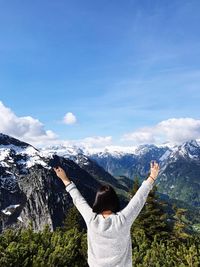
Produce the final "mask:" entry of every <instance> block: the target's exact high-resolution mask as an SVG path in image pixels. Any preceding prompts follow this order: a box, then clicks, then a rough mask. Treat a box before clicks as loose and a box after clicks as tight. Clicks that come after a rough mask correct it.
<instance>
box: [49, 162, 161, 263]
mask: <svg viewBox="0 0 200 267" xmlns="http://www.w3.org/2000/svg"><path fill="white" fill-rule="evenodd" d="M54 171H55V172H56V175H57V176H58V177H59V178H60V179H61V180H62V181H63V183H64V184H65V186H66V190H67V192H69V194H70V195H71V197H72V200H73V203H74V205H75V206H76V207H77V209H78V210H79V212H80V213H81V215H82V216H83V218H84V220H85V222H86V225H87V242H88V264H89V266H90V267H132V245H131V235H130V229H131V225H132V223H133V222H134V220H135V219H136V218H137V216H138V214H139V213H140V211H141V209H142V207H143V206H144V204H145V202H146V199H147V196H148V194H149V192H150V190H151V189H152V187H153V183H154V182H155V180H156V178H157V176H158V172H159V165H158V163H156V162H154V161H153V162H151V166H150V175H149V177H148V178H147V179H146V180H145V181H143V183H142V185H141V186H140V188H139V189H138V191H137V192H136V194H135V195H134V196H133V197H132V199H131V200H130V201H129V203H128V205H127V206H126V207H125V208H124V209H122V210H121V211H120V210H119V201H118V198H117V195H116V193H115V191H114V189H113V188H112V187H111V186H109V185H104V186H102V187H101V188H100V189H99V190H98V192H97V194H96V198H95V202H94V205H93V208H91V207H90V206H89V205H88V203H87V201H86V200H85V199H84V198H83V196H82V195H81V193H80V192H79V190H78V189H77V187H76V185H75V184H74V183H73V182H72V181H70V179H69V177H67V175H66V173H65V171H64V170H63V169H62V168H61V167H58V168H54Z"/></svg>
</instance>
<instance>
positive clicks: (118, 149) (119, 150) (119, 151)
mask: <svg viewBox="0 0 200 267" xmlns="http://www.w3.org/2000/svg"><path fill="white" fill-rule="evenodd" d="M136 148H137V147H134V146H132V147H125V146H106V147H105V148H87V149H85V150H84V153H85V154H87V155H93V154H110V155H113V156H119V155H123V154H134V153H135V151H136Z"/></svg>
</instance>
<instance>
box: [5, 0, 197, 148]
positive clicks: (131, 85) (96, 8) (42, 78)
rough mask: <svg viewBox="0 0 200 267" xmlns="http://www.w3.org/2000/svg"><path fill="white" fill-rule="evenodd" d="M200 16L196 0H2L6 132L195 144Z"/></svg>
mask: <svg viewBox="0 0 200 267" xmlns="http://www.w3.org/2000/svg"><path fill="white" fill-rule="evenodd" d="M199 14H200V2H199V1H198V0H196V1H194V0H190V1H184V0H181V1H178V0H174V1H165V0H163V1H156V0H155V1H148V0H144V1H142V0H140V1H139V0H138V1H131V0H129V1H119V0H115V1H114V0H113V1H104V0H101V1H92V0H85V1H81V0H73V1H67V0H65V1H64V0H59V1H52V0H48V1H44V0H42V1H37V0H36V1H22V0H21V1H20V0H18V1H16V0H14V1H12V2H10V1H0V55H1V58H0V100H1V101H2V109H1V115H0V116H4V119H2V118H1V120H4V123H3V124H2V126H1V127H0V131H2V132H5V133H8V134H11V135H14V136H16V137H21V139H25V140H28V141H30V142H31V141H32V142H33V143H37V142H36V140H34V137H36V138H37V140H39V139H40V137H41V142H45V135H46V136H47V139H46V140H47V141H48V140H49V137H48V133H46V131H47V130H50V131H51V132H52V134H53V135H52V136H51V137H52V138H50V139H52V140H54V141H56V140H85V139H87V138H88V137H90V138H96V137H99V138H100V137H102V139H101V140H102V142H103V143H104V139H103V138H107V137H110V139H109V142H110V144H118V145H131V144H135V143H146V142H156V141H158V139H159V141H161V142H162V141H163V142H164V141H179V140H180V142H181V141H184V140H185V139H188V138H189V139H190V138H196V139H199V138H200V121H199V115H200V114H199V103H200V89H199V85H200V28H199V25H200V16H199ZM8 108H9V111H8ZM68 112H71V113H72V114H73V116H74V117H75V118H76V119H75V120H74V121H73V122H74V123H73V122H71V124H70V123H68V124H67V123H63V118H64V116H65V114H66V113H68ZM11 113H12V116H11V115H10V114H11ZM10 116H11V117H12V119H9V118H10ZM27 116H29V119H26V120H25V121H24V120H23V118H24V117H27ZM5 118H7V119H8V120H7V121H5ZM30 118H32V119H33V120H32V119H30ZM174 119H175V120H174ZM36 120H37V122H36ZM166 124H167V125H168V126H166ZM14 125H17V127H16V126H14ZM161 125H162V126H161ZM163 125H164V126H163ZM177 125H180V126H179V127H181V129H182V131H181V132H180V131H178V129H176V126H177ZM34 127H35V128H34ZM166 127H167V129H166ZM16 128H17V130H16ZM33 128H34V130H33V131H32V130H30V129H33ZM158 128H159V129H158ZM171 128H172V133H169V130H170V129H171ZM179 129H180V128H179ZM31 131H32V132H31ZM163 132H164V135H165V136H164V137H163ZM183 132H184V134H183ZM33 135H34V136H33ZM171 135H172V136H173V137H170V136H171ZM27 136H28V137H27ZM142 136H143V137H142ZM155 136H156V137H155ZM106 140H107V139H106ZM109 142H108V143H109Z"/></svg>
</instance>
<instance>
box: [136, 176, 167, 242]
mask: <svg viewBox="0 0 200 267" xmlns="http://www.w3.org/2000/svg"><path fill="white" fill-rule="evenodd" d="M138 180H139V179H138V178H137V179H135V182H134V185H133V190H132V192H133V193H136V191H137V190H138V188H139V183H138ZM156 192H157V188H156V186H154V188H153V189H152V190H151V192H150V193H149V195H148V197H147V201H146V204H145V206H144V207H143V209H142V211H141V212H140V214H139V216H138V218H137V219H136V220H135V222H134V223H133V226H132V235H134V232H138V231H139V232H141V231H143V232H144V233H145V235H146V236H147V237H148V239H149V240H153V239H154V237H155V235H156V236H157V237H159V238H161V237H162V238H166V237H168V232H169V228H168V224H167V218H168V215H167V213H166V212H165V210H164V209H165V207H166V203H165V202H163V201H161V200H159V199H158V196H157V195H156Z"/></svg>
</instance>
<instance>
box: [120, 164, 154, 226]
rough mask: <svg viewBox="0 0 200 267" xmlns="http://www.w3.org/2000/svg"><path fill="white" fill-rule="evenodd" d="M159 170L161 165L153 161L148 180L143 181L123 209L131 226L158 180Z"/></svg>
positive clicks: (122, 212)
mask: <svg viewBox="0 0 200 267" xmlns="http://www.w3.org/2000/svg"><path fill="white" fill-rule="evenodd" d="M158 172H159V165H158V163H156V162H154V161H153V162H151V168H150V175H149V177H148V178H147V180H145V181H143V183H142V185H141V186H140V188H139V189H138V191H137V192H136V194H135V195H134V196H133V197H132V199H131V200H130V201H129V203H128V205H127V206H126V207H125V208H124V209H123V210H122V211H121V214H122V216H123V217H125V219H126V221H127V223H128V224H129V225H130V226H131V225H132V223H133V222H134V220H135V219H136V218H137V216H138V215H139V213H140V211H141V209H142V208H143V206H144V204H145V202H146V199H147V196H148V194H149V192H150V191H151V189H152V187H153V183H154V181H155V180H156V178H157V176H158Z"/></svg>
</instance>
